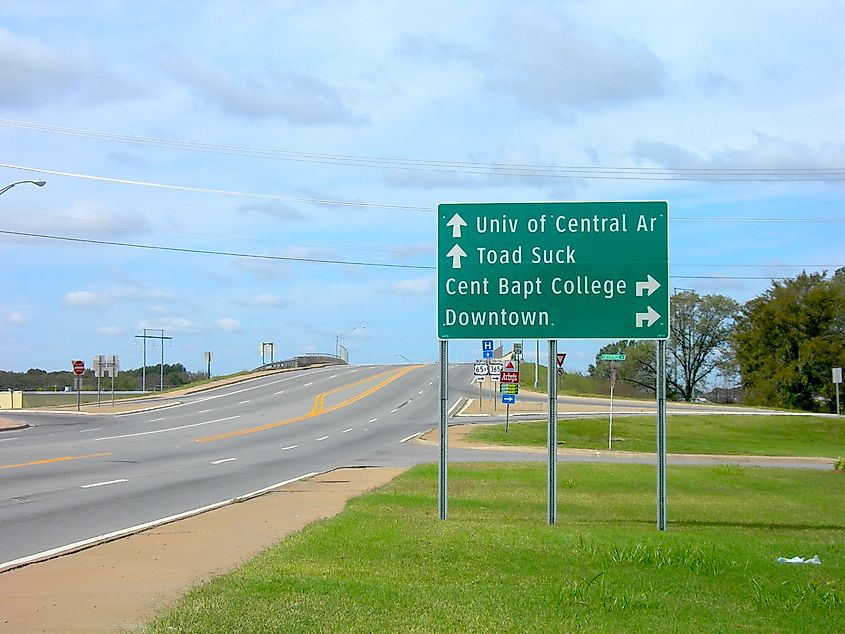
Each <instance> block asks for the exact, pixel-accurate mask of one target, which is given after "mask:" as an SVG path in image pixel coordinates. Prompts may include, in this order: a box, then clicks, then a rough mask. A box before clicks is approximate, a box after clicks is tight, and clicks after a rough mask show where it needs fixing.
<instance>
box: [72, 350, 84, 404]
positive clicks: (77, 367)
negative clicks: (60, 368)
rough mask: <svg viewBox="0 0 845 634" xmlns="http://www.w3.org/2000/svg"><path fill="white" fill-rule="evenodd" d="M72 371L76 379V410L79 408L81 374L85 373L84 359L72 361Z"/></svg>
mask: <svg viewBox="0 0 845 634" xmlns="http://www.w3.org/2000/svg"><path fill="white" fill-rule="evenodd" d="M71 365H72V366H73V373H74V374H75V375H76V377H77V380H75V381H74V383H75V384H76V411H77V412H78V411H79V410H80V401H81V400H82V375H83V374H85V362H84V361H79V360H76V361H73V362H72V364H71Z"/></svg>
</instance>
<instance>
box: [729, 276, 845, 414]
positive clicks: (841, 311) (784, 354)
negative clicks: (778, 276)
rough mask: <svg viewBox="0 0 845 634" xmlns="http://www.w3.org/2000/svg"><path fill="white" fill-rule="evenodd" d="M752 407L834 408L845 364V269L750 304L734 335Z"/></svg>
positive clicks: (785, 286)
mask: <svg viewBox="0 0 845 634" xmlns="http://www.w3.org/2000/svg"><path fill="white" fill-rule="evenodd" d="M734 346H735V348H736V358H737V362H738V363H739V366H740V370H741V372H742V383H743V389H744V391H745V394H746V399H747V400H748V401H750V402H756V403H763V404H767V405H772V406H777V407H789V408H797V409H802V410H808V411H817V410H819V409H822V408H824V409H831V410H832V409H834V408H835V405H834V402H833V401H834V387H833V384H832V381H831V368H833V367H842V366H843V365H845V268H841V269H839V270H838V271H836V273H835V274H834V276H833V278H830V279H829V278H827V274H826V273H812V274H808V273H806V272H804V273H801V274H800V275H798V276H797V277H795V278H793V279H787V280H782V281H774V282H772V286H771V288H769V289H768V290H767V291H766V292H765V293H763V294H762V295H760V296H759V297H756V298H754V299H752V300H751V301H749V302H747V303H746V304H745V306H744V307H743V309H742V311H741V314H740V316H739V318H738V319H737V324H736V332H735V334H734Z"/></svg>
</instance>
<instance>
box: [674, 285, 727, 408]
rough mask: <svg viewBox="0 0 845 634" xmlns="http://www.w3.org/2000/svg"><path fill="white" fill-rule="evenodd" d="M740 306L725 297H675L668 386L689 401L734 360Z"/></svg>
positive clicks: (691, 293) (693, 294)
mask: <svg viewBox="0 0 845 634" xmlns="http://www.w3.org/2000/svg"><path fill="white" fill-rule="evenodd" d="M738 310H739V304H738V303H737V302H735V301H734V300H732V299H731V298H730V297H725V296H724V295H699V294H698V293H696V292H695V291H683V292H681V293H676V294H675V295H673V296H672V318H671V320H670V323H669V328H670V333H671V336H670V338H669V357H670V358H669V360H668V363H669V368H670V375H671V376H669V377H667V378H666V383H667V385H670V386H671V387H672V388H673V390H675V391H677V392H678V394H679V395H680V396H681V398H683V400H685V401H691V400H692V398H693V395H694V392H695V389H696V388H697V387H699V386H700V385H702V384H703V383H704V381H705V380H706V379H707V377H708V376H710V374H711V373H712V372H713V371H714V370H716V369H718V368H720V367H722V366H727V365H729V363H730V359H731V355H730V352H731V334H732V330H733V325H734V317H735V316H736V314H737V311H738Z"/></svg>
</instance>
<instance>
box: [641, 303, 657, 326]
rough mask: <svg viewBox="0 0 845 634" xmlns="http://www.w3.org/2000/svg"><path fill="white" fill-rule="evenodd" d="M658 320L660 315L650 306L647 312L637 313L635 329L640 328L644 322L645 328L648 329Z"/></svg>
mask: <svg viewBox="0 0 845 634" xmlns="http://www.w3.org/2000/svg"><path fill="white" fill-rule="evenodd" d="M658 319H660V313H658V312H657V311H656V310H654V309H653V308H652V307H651V306H649V307H648V312H645V313H637V328H642V327H643V322H645V325H646V326H649V327H650V326H651V325H652V324H653V323H654V322H656V321H657V320H658Z"/></svg>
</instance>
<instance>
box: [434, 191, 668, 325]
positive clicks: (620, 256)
mask: <svg viewBox="0 0 845 634" xmlns="http://www.w3.org/2000/svg"><path fill="white" fill-rule="evenodd" d="M668 221H669V218H668V205H667V203H666V202H661V201H644V202H577V203H562V202H556V203H468V204H441V205H439V207H438V231H437V238H438V240H437V302H438V308H437V311H438V336H439V337H440V338H441V339H481V338H490V337H492V338H496V337H502V338H519V339H522V338H524V339H605V338H607V339H665V338H667V337H668V336H669V293H668V288H669V244H668V224H669V222H668Z"/></svg>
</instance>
